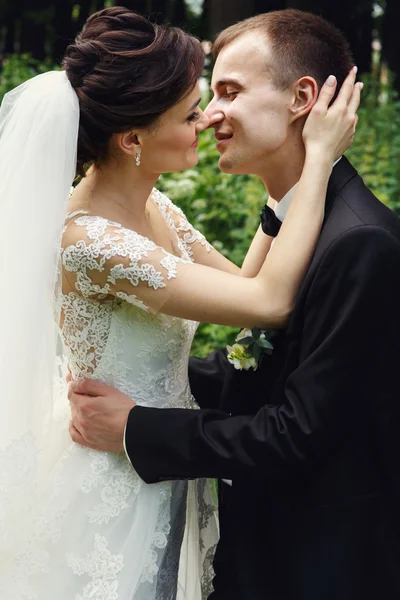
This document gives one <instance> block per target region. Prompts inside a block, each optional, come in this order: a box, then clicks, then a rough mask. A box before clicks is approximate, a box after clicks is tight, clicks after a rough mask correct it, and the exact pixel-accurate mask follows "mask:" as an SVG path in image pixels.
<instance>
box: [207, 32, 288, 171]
mask: <svg viewBox="0 0 400 600" xmlns="http://www.w3.org/2000/svg"><path fill="white" fill-rule="evenodd" d="M270 54H271V53H270V49H269V47H268V42H267V40H266V39H265V38H264V36H263V35H262V34H260V33H257V32H255V33H254V32H253V33H248V34H244V35H243V36H241V37H239V38H238V39H236V40H235V41H233V42H232V43H231V44H229V45H228V46H226V47H225V48H224V49H223V50H222V51H221V52H220V54H219V55H218V58H217V61H216V64H215V67H214V71H213V76H212V90H213V92H214V98H213V99H212V100H211V102H210V104H209V105H208V107H207V108H206V111H205V112H206V114H207V116H208V117H209V118H210V121H211V126H213V127H214V128H215V136H216V138H217V140H218V143H217V150H218V151H219V152H220V155H221V156H220V160H219V168H220V169H221V170H222V171H225V172H227V173H252V174H255V175H259V176H262V174H263V173H264V172H265V170H266V169H268V165H269V166H270V167H271V166H273V165H274V163H276V162H277V157H278V156H279V155H281V154H282V153H283V151H284V150H283V149H284V147H285V143H286V142H287V139H288V133H289V127H290V123H291V113H290V110H289V107H290V102H291V97H292V96H291V90H280V89H278V88H277V87H276V86H275V85H274V80H273V72H272V70H271V69H270V68H269V65H270V64H271V60H272V59H271V55H270Z"/></svg>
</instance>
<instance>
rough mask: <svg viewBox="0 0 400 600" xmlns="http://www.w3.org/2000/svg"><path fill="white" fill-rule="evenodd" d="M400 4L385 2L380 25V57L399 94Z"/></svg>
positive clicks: (391, 1)
mask: <svg viewBox="0 0 400 600" xmlns="http://www.w3.org/2000/svg"><path fill="white" fill-rule="evenodd" d="M399 19H400V3H399V1H398V0H386V11H385V15H384V17H383V23H382V56H383V59H384V61H385V62H386V63H387V65H388V67H389V69H390V70H391V71H392V72H393V74H394V86H395V89H396V90H397V91H398V92H399V93H400V61H399V56H400V36H399V32H398V23H399Z"/></svg>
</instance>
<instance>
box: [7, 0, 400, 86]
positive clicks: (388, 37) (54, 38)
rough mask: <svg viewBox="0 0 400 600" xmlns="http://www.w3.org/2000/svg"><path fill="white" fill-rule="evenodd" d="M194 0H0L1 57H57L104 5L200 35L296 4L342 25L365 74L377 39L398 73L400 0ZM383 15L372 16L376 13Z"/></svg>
mask: <svg viewBox="0 0 400 600" xmlns="http://www.w3.org/2000/svg"><path fill="white" fill-rule="evenodd" d="M189 2H190V0H187V2H185V0H120V2H118V0H117V2H115V1H114V0H0V60H1V58H4V56H6V55H7V54H12V53H29V54H31V55H32V56H33V57H34V58H35V59H38V60H40V61H43V60H45V59H48V60H49V62H50V63H54V62H57V61H59V59H60V58H61V56H62V55H63V52H64V50H65V48H66V46H67V44H68V43H69V42H70V41H71V40H73V39H74V37H75V36H76V34H77V32H78V31H79V30H80V28H81V27H82V25H83V23H84V22H85V20H86V19H87V17H88V16H89V15H90V14H91V13H93V12H95V11H96V10H99V9H101V8H103V7H104V6H105V5H106V6H110V5H112V4H116V3H121V4H123V5H124V6H127V7H128V8H132V9H133V10H136V11H138V12H140V13H142V14H145V15H146V16H150V17H151V18H152V19H155V20H157V21H158V22H168V23H172V24H174V25H178V26H183V27H184V28H186V29H187V30H190V31H192V32H193V33H194V34H195V35H197V36H199V37H200V38H202V39H207V40H209V39H213V38H214V37H215V35H216V33H218V32H219V31H220V30H221V29H223V28H224V27H227V26H228V25H231V24H232V23H235V22H236V21H238V20H240V19H243V18H245V17H249V16H252V15H255V14H257V13H260V12H267V11H270V10H277V9H283V8H289V7H295V8H299V9H302V10H309V11H312V12H315V13H318V14H321V15H322V16H324V17H325V18H327V19H328V20H330V21H331V22H333V23H334V24H335V25H336V26H337V27H339V28H340V29H341V30H342V31H343V32H344V34H345V35H346V37H347V39H348V40H349V41H350V44H351V47H352V49H353V53H354V58H355V61H356V64H357V65H358V67H359V69H360V71H361V73H366V72H369V71H370V70H371V46H372V41H373V39H374V38H377V37H379V39H380V41H381V43H382V53H381V57H382V60H384V61H385V62H386V64H387V65H388V67H389V69H391V70H392V71H393V73H394V74H395V78H396V81H395V87H397V88H398V89H399V77H400V60H398V57H399V56H400V52H399V50H400V35H399V34H398V32H397V30H398V23H399V20H400V0H386V1H385V0H380V1H378V2H373V0H204V2H203V10H202V14H200V15H199V14H194V12H193V11H192V10H191V9H190V6H189V5H188V3H189ZM374 7H375V11H377V12H378V13H383V14H381V15H380V16H379V17H378V18H375V19H374V18H373V12H374Z"/></svg>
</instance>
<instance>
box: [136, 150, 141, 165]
mask: <svg viewBox="0 0 400 600" xmlns="http://www.w3.org/2000/svg"><path fill="white" fill-rule="evenodd" d="M141 154H142V150H141V148H139V150H138V151H137V152H136V166H137V167H140V156H141Z"/></svg>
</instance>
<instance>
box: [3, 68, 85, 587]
mask: <svg viewBox="0 0 400 600" xmlns="http://www.w3.org/2000/svg"><path fill="white" fill-rule="evenodd" d="M78 126H79V103H78V98H77V96H76V94H75V92H74V90H73V89H72V87H71V85H70V83H69V81H68V78H67V76H66V74H65V72H63V71H61V72H58V71H54V72H50V73H46V74H44V75H39V76H37V77H35V78H33V79H31V80H30V81H28V82H27V83H24V84H23V85H21V86H19V87H18V88H16V89H15V90H13V91H11V92H10V93H8V94H7V95H6V96H5V97H4V100H3V103H2V105H1V109H0V281H1V293H0V390H1V391H0V590H2V589H4V588H2V586H4V585H5V583H4V579H3V580H2V571H3V569H4V571H7V572H8V568H7V566H8V567H9V566H10V565H9V561H10V560H11V558H10V557H12V556H13V555H14V554H15V552H14V551H15V550H16V548H14V545H16V544H21V540H23V538H24V530H25V528H26V527H25V526H26V525H27V523H28V521H29V520H30V518H31V515H30V506H31V504H32V505H33V503H34V496H35V490H36V489H37V485H38V483H39V482H40V476H41V473H43V472H44V469H45V468H46V465H44V464H42V463H43V461H41V456H46V452H44V449H45V446H46V443H47V442H48V441H49V440H48V437H49V435H50V433H49V432H50V431H51V424H52V421H53V419H54V417H55V412H56V410H57V406H55V399H56V397H57V394H56V393H55V392H54V381H55V379H54V378H55V376H56V367H57V365H56V362H57V361H55V357H56V355H57V325H56V319H57V316H56V318H55V314H54V312H55V306H56V304H55V302H54V298H55V293H56V287H57V285H58V283H57V271H58V258H59V247H60V240H61V234H62V228H63V223H64V219H65V214H66V203H67V200H68V194H69V191H70V189H71V185H72V182H73V179H74V176H75V169H76V152H77V139H78ZM17 550H18V549H17ZM1 597H4V598H5V597H6V596H4V595H3V594H2V595H1ZM7 597H10V596H7Z"/></svg>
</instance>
